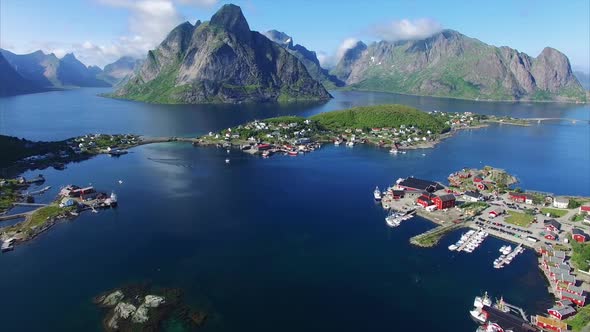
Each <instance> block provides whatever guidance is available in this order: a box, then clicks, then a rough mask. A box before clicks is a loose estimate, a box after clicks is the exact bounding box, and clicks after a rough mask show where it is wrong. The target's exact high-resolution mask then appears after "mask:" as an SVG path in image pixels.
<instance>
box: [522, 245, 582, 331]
mask: <svg viewBox="0 0 590 332" xmlns="http://www.w3.org/2000/svg"><path fill="white" fill-rule="evenodd" d="M537 250H538V253H539V254H540V255H541V259H540V266H541V269H542V270H543V272H544V273H545V275H546V276H547V278H548V279H549V282H550V284H551V287H552V288H553V290H554V293H555V296H556V297H557V298H558V301H557V302H556V304H555V305H554V306H553V307H551V308H549V309H547V317H543V316H539V315H537V316H536V317H533V322H534V323H535V324H536V325H537V326H539V327H541V328H543V329H546V330H551V331H557V332H560V331H566V330H567V324H566V323H565V322H563V320H564V319H566V318H568V317H570V316H572V315H574V314H575V313H576V311H577V310H576V308H578V307H583V306H584V305H585V304H586V294H585V291H584V290H583V289H582V287H580V285H581V282H580V281H578V280H576V278H575V277H574V276H573V275H572V274H571V273H570V272H571V267H570V266H569V264H568V263H567V258H566V255H565V252H563V251H560V250H554V249H553V248H552V247H551V246H545V245H542V246H540V247H539V248H538V249H537Z"/></svg>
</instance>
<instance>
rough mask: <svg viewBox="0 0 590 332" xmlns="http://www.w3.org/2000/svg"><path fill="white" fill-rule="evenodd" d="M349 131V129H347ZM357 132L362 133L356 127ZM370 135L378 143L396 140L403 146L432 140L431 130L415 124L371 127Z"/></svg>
mask: <svg viewBox="0 0 590 332" xmlns="http://www.w3.org/2000/svg"><path fill="white" fill-rule="evenodd" d="M347 130H348V132H349V133H350V132H351V130H350V129H347ZM356 133H357V134H363V130H362V129H356ZM370 135H371V136H372V138H374V139H377V140H379V141H380V143H384V141H385V140H391V141H396V142H398V143H399V144H400V145H402V146H405V145H409V144H412V143H416V142H427V141H433V140H434V138H433V137H432V132H431V131H430V130H426V131H423V130H421V129H420V128H417V127H415V126H405V125H401V126H400V127H399V128H395V127H394V128H371V129H370Z"/></svg>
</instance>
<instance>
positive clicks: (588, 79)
mask: <svg viewBox="0 0 590 332" xmlns="http://www.w3.org/2000/svg"><path fill="white" fill-rule="evenodd" d="M574 75H576V78H577V79H578V81H579V82H580V84H582V87H583V88H584V89H585V90H586V91H588V90H590V73H585V72H583V71H579V70H578V71H575V72H574Z"/></svg>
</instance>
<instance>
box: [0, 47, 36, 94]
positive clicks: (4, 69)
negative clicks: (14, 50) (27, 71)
mask: <svg viewBox="0 0 590 332" xmlns="http://www.w3.org/2000/svg"><path fill="white" fill-rule="evenodd" d="M39 91H43V89H42V88H41V87H39V86H38V85H37V84H35V83H34V82H32V81H29V80H27V79H25V78H23V77H22V76H21V75H20V74H19V73H17V72H16V70H15V69H14V68H13V67H12V66H11V65H10V64H9V63H8V61H6V59H5V58H4V56H3V55H2V53H0V96H13V95H20V94H25V93H32V92H39Z"/></svg>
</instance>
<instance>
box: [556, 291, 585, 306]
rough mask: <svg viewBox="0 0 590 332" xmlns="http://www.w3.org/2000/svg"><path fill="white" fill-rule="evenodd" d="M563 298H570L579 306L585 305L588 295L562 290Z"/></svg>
mask: <svg viewBox="0 0 590 332" xmlns="http://www.w3.org/2000/svg"><path fill="white" fill-rule="evenodd" d="M561 299H562V300H570V301H572V302H573V303H575V304H576V305H577V306H579V307H583V306H584V304H585V303H586V297H585V296H583V295H577V294H572V293H566V292H561Z"/></svg>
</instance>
